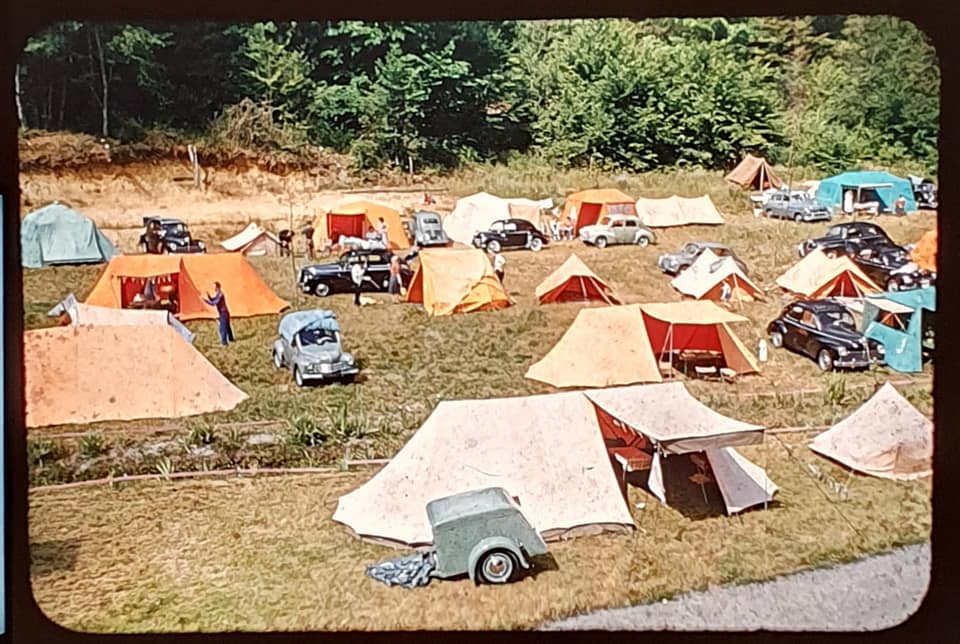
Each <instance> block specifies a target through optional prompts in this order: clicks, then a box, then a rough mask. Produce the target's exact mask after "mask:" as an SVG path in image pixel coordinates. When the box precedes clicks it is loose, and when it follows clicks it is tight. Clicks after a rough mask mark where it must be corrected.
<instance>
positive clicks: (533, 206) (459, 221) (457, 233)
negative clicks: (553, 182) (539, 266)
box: [443, 192, 553, 245]
mask: <svg viewBox="0 0 960 644" xmlns="http://www.w3.org/2000/svg"><path fill="white" fill-rule="evenodd" d="M552 207H553V200H552V199H541V200H539V201H534V200H532V199H524V198H503V197H497V196H496V195H492V194H490V193H488V192H478V193H476V194H473V195H469V196H467V197H463V198H462V199H457V203H456V204H455V205H454V208H453V212H451V213H450V214H449V215H447V216H446V217H444V219H443V230H444V231H445V232H446V233H447V237H449V238H450V239H452V240H454V241H456V242H460V243H461V244H467V245H470V244H471V243H472V241H473V236H474V234H476V233H477V232H479V231H483V230H487V229H489V228H490V225H491V224H493V222H495V221H498V220H501V219H511V218H516V219H526V220H527V221H529V222H530V223H532V224H533V225H534V226H536V227H537V228H538V229H539V228H540V227H541V222H540V211H541V210H543V209H546V208H552Z"/></svg>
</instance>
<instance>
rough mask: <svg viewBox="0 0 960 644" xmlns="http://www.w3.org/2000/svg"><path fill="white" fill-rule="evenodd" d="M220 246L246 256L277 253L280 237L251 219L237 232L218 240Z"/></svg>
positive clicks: (229, 251)
mask: <svg viewBox="0 0 960 644" xmlns="http://www.w3.org/2000/svg"><path fill="white" fill-rule="evenodd" d="M220 246H222V247H223V249H224V250H225V251H227V252H228V253H243V254H244V255H246V256H247V257H260V256H263V255H277V254H279V252H280V238H279V237H277V236H276V235H274V234H273V233H272V232H270V231H269V230H267V229H265V228H262V227H260V225H258V224H257V223H256V222H254V221H251V222H250V223H249V224H247V227H246V228H244V229H243V230H241V231H240V232H239V233H237V234H236V235H234V236H233V237H231V238H229V239H225V240H223V241H222V242H220Z"/></svg>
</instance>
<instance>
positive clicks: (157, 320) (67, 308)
mask: <svg viewBox="0 0 960 644" xmlns="http://www.w3.org/2000/svg"><path fill="white" fill-rule="evenodd" d="M47 315H49V316H51V317H56V316H62V315H66V316H67V317H68V318H69V320H70V322H69V324H71V325H73V326H143V325H145V324H153V325H161V326H162V325H169V326H171V327H173V330H174V331H176V332H177V333H179V334H180V337H182V338H183V339H184V340H186V341H187V342H189V343H191V344H193V340H194V334H193V333H192V332H191V331H190V329H188V328H187V327H185V326H184V325H183V324H181V323H180V321H179V320H177V319H176V318H175V317H173V315H171V314H170V312H169V311H150V310H136V311H134V310H129V309H113V308H109V307H106V306H90V305H89V304H81V303H80V302H77V299H76V297H74V295H73V294H72V293H71V294H70V295H68V296H67V297H66V298H64V299H63V301H61V302H60V303H59V304H57V305H56V306H55V307H53V308H52V309H50V311H48V312H47Z"/></svg>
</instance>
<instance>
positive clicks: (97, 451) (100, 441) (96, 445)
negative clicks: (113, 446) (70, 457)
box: [80, 432, 107, 458]
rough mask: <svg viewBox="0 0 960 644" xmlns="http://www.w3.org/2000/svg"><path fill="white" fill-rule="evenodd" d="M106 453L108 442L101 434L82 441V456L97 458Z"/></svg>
mask: <svg viewBox="0 0 960 644" xmlns="http://www.w3.org/2000/svg"><path fill="white" fill-rule="evenodd" d="M106 451H107V441H106V439H105V438H104V437H103V434H100V433H99V432H98V433H95V434H87V435H86V436H84V437H83V438H81V439H80V455H81V456H83V457H84V458H96V457H97V456H100V455H101V454H103V453H104V452H106Z"/></svg>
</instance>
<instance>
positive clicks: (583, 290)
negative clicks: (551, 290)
mask: <svg viewBox="0 0 960 644" xmlns="http://www.w3.org/2000/svg"><path fill="white" fill-rule="evenodd" d="M577 279H579V280H580V292H581V293H583V301H584V302H586V301H587V285H586V284H584V282H583V278H582V277H579V278H577Z"/></svg>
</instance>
